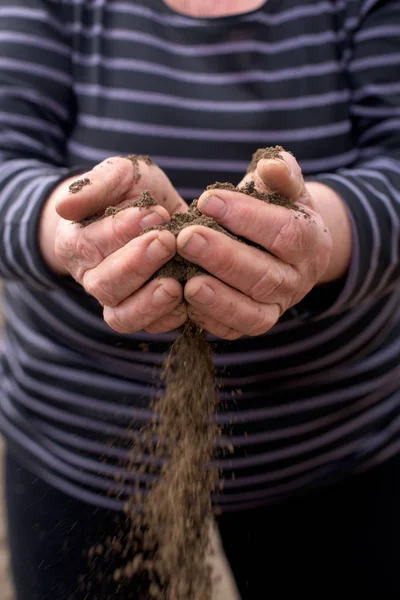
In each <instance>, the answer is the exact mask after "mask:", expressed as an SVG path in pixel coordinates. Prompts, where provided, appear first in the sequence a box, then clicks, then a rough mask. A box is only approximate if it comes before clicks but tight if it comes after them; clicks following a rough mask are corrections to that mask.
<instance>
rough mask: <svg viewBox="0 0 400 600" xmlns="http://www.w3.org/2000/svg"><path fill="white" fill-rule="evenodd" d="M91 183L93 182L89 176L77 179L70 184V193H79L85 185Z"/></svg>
mask: <svg viewBox="0 0 400 600" xmlns="http://www.w3.org/2000/svg"><path fill="white" fill-rule="evenodd" d="M90 183H91V182H90V179H89V178H88V177H84V178H83V179H77V180H76V181H73V182H72V183H71V185H70V186H69V188H68V189H69V192H70V194H77V193H78V192H80V191H81V189H82V188H83V187H85V185H90Z"/></svg>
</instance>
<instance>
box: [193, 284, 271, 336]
mask: <svg viewBox="0 0 400 600" xmlns="http://www.w3.org/2000/svg"><path fill="white" fill-rule="evenodd" d="M184 294H185V298H186V301H187V302H188V303H189V304H190V305H191V306H192V307H193V308H194V309H195V311H196V312H198V313H200V314H202V315H205V316H207V317H210V318H212V319H214V320H216V321H219V322H220V323H221V324H222V325H225V326H226V327H229V328H230V329H234V330H236V331H238V332H240V333H243V334H246V335H261V334H262V333H265V332H267V331H269V330H270V329H271V327H273V326H274V325H275V323H276V322H277V320H278V319H279V317H280V308H279V306H278V305H277V304H268V305H263V304H260V303H258V302H255V301H254V300H252V298H248V297H247V296H245V295H244V294H242V293H241V292H239V291H238V290H234V289H232V288H230V287H229V286H228V285H226V284H225V283H223V282H222V281H218V279H215V278H214V277H209V276H207V275H201V276H198V277H194V278H193V279H191V280H189V281H188V282H187V284H186V286H185V289H184Z"/></svg>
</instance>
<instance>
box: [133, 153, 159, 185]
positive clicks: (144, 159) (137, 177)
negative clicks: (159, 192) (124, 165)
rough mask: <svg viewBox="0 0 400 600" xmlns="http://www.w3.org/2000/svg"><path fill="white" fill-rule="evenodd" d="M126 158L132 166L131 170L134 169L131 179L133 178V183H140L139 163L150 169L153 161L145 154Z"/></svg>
mask: <svg viewBox="0 0 400 600" xmlns="http://www.w3.org/2000/svg"><path fill="white" fill-rule="evenodd" d="M126 158H127V159H128V160H130V161H131V163H132V164H133V169H134V176H133V177H134V180H135V183H138V181H140V178H141V175H140V169H139V161H142V162H144V163H145V164H146V165H148V166H149V167H151V165H154V162H153V159H152V158H151V156H147V154H129V156H127V157H126Z"/></svg>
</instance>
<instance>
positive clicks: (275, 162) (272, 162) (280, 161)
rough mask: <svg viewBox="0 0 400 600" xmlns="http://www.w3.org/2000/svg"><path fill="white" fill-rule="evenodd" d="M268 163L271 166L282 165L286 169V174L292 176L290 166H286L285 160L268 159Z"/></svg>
mask: <svg viewBox="0 0 400 600" xmlns="http://www.w3.org/2000/svg"><path fill="white" fill-rule="evenodd" d="M268 162H269V163H270V164H271V165H273V164H275V165H282V164H284V165H285V167H286V169H287V171H288V173H289V175H291V174H292V169H291V168H290V166H289V165H288V163H287V162H286V160H284V159H283V158H271V159H268Z"/></svg>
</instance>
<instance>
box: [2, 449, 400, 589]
mask: <svg viewBox="0 0 400 600" xmlns="http://www.w3.org/2000/svg"><path fill="white" fill-rule="evenodd" d="M6 501H7V515H8V530H9V538H10V547H11V563H12V572H13V577H14V582H15V586H16V590H17V600H125V599H128V598H129V600H137V599H138V598H142V597H143V598H145V597H146V595H145V593H144V592H141V591H140V590H141V589H144V588H141V587H140V584H139V582H136V581H135V580H133V581H132V582H131V583H130V584H129V586H125V587H124V586H118V584H117V583H115V581H114V579H113V573H114V571H115V569H116V568H117V567H118V566H119V565H120V556H119V555H118V554H117V555H114V554H112V553H111V554H110V553H109V554H108V555H107V556H104V554H103V555H99V556H97V555H96V554H94V556H92V558H91V559H90V560H88V550H89V548H90V547H91V546H93V544H99V543H103V542H105V541H106V540H107V537H110V536H111V537H112V536H114V534H115V531H116V530H117V529H119V530H123V528H124V526H125V525H124V524H125V519H124V516H123V515H117V514H115V513H110V512H108V511H105V510H101V509H95V508H93V507H92V506H89V505H86V504H84V503H82V502H79V501H77V500H74V499H72V498H70V497H68V496H66V495H64V494H63V493H61V492H59V491H57V490H55V489H53V488H52V487H50V486H48V485H47V484H46V483H44V482H43V481H41V480H39V479H37V478H36V477H35V476H33V475H32V474H31V473H30V472H28V471H27V470H25V469H24V468H23V467H21V466H20V465H19V464H18V463H17V462H16V461H15V460H14V459H13V458H11V457H10V456H9V455H8V456H7V457H6ZM219 527H220V531H221V536H222V540H223V544H224V547H225V551H226V553H227V556H228V559H229V561H230V563H231V566H232V569H233V572H234V575H235V578H236V580H237V583H238V586H239V590H240V593H241V596H242V600H264V599H266V600H275V599H281V598H282V599H285V598H286V597H290V598H292V599H294V598H298V597H300V596H302V595H304V596H305V597H306V598H318V599H320V598H324V599H325V598H331V597H332V598H347V597H349V598H354V599H355V598H359V597H360V598H362V597H363V598H372V599H376V600H386V599H390V598H393V599H394V598H396V599H400V456H399V457H396V458H394V459H392V460H390V461H389V462H387V463H385V464H384V465H382V466H379V467H377V468H375V469H374V470H373V471H370V472H368V473H366V474H364V475H361V476H358V477H354V478H352V479H351V480H348V481H346V482H343V483H341V484H339V485H336V486H331V487H327V488H324V489H320V490H317V491H312V492H308V493H305V494H303V495H302V496H301V497H300V498H293V499H291V500H290V501H288V502H285V503H282V504H279V505H272V506H268V507H266V508H262V509H258V510H254V511H247V512H243V513H236V514H227V513H226V514H225V515H222V516H221V517H220V519H219ZM142 594H143V595H142ZM188 600H190V599H188Z"/></svg>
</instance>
